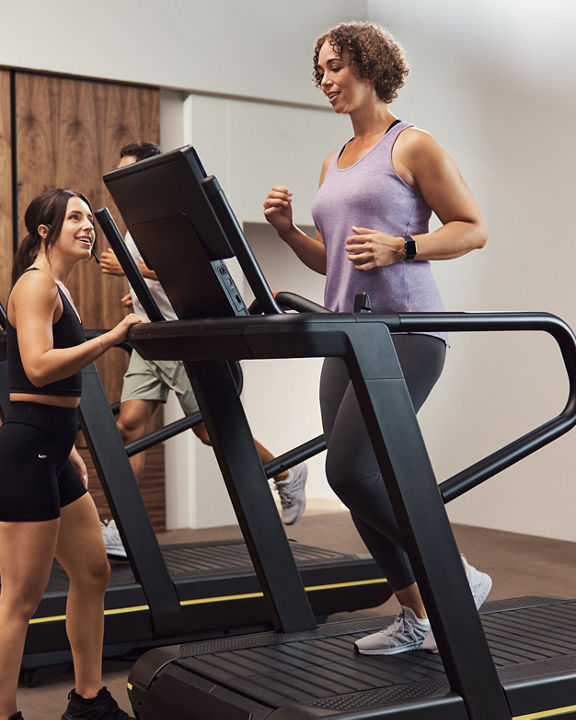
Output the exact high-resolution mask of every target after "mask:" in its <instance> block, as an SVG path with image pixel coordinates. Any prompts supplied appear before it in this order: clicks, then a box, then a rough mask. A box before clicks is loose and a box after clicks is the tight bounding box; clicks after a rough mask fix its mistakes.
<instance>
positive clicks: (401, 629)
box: [354, 606, 430, 655]
mask: <svg viewBox="0 0 576 720" xmlns="http://www.w3.org/2000/svg"><path fill="white" fill-rule="evenodd" d="M429 630H430V621H429V620H421V619H420V618H419V617H417V615H416V613H415V612H414V611H413V610H412V609H411V608H409V607H404V606H402V610H401V611H400V612H399V614H398V615H397V616H396V619H395V620H394V622H393V623H392V625H388V627H387V628H384V630H379V631H378V632H376V633H372V635H366V637H363V638H360V640H356V642H355V643H354V646H355V648H356V652H359V653H360V654H361V655H398V654H399V653H403V652H409V651H410V650H419V649H420V648H421V647H422V643H423V642H424V638H425V637H426V635H427V634H428V631H429Z"/></svg>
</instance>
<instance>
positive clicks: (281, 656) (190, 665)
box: [131, 597, 576, 720]
mask: <svg viewBox="0 0 576 720" xmlns="http://www.w3.org/2000/svg"><path fill="white" fill-rule="evenodd" d="M481 617H482V624H483V626H484V630H485V633H486V636H487V638H488V641H489V644H490V648H491V651H492V655H493V658H494V661H495V664H496V667H497V670H498V673H499V675H500V678H501V681H502V683H503V685H504V688H505V691H506V694H507V697H508V702H509V703H510V706H511V709H512V712H513V716H514V717H516V718H520V717H523V716H524V715H527V714H533V713H537V712H541V711H545V710H551V709H562V710H563V712H562V716H563V717H576V601H570V600H559V599H551V598H533V597H528V598H519V599H513V600H505V601H498V602H492V603H487V604H486V605H485V607H484V608H483V610H482V613H481ZM390 621H391V618H385V617H377V618H369V619H358V620H353V621H349V622H340V623H328V624H325V625H322V626H320V627H318V628H317V629H316V630H315V631H312V632H306V633H297V634H291V635H279V634H275V633H273V632H269V633H260V634H256V635H248V636H242V637H236V638H227V639H221V640H215V641H208V642H196V643H188V644H185V645H181V646H179V647H177V648H165V649H163V650H165V652H167V653H169V652H170V651H172V653H174V656H173V659H172V661H171V662H170V668H171V669H170V673H169V674H172V673H176V674H177V675H178V676H179V677H182V678H184V681H183V683H182V684H181V685H180V686H179V690H178V692H179V693H184V694H185V695H188V693H189V692H192V694H195V692H196V687H197V686H198V684H199V683H200V684H202V683H206V686H207V687H208V686H212V689H211V690H210V694H211V695H214V697H218V696H219V695H221V696H222V697H223V698H225V697H226V696H228V695H231V696H234V697H235V698H236V702H238V703H239V705H240V706H242V705H244V706H245V707H246V708H248V707H250V706H252V705H254V707H252V709H251V710H250V712H253V713H254V715H253V717H254V718H260V717H262V718H264V717H268V716H270V717H271V718H272V717H274V718H276V717H278V718H308V717H310V718H313V717H328V716H330V717H338V715H339V714H341V713H347V714H346V717H347V718H348V717H352V715H348V713H354V712H359V713H361V717H363V718H364V717H374V718H376V717H383V718H384V717H402V718H410V717H412V713H418V712H420V713H422V711H423V708H427V710H426V715H425V716H426V718H429V719H430V720H436V718H437V719H438V720H452V718H454V719H455V720H456V719H457V718H465V717H467V716H466V714H465V710H464V705H463V701H462V700H461V698H459V697H458V696H457V695H454V694H453V693H451V692H450V689H449V687H448V684H447V681H446V677H445V674H444V669H443V665H442V661H441V659H440V656H439V655H431V654H429V653H426V652H423V651H417V652H412V653H404V654H401V655H396V656H393V657H386V656H362V655H357V654H355V652H354V647H353V644H354V641H355V640H356V639H358V638H360V637H362V636H363V635H365V634H366V633H369V632H374V631H376V630H379V629H381V628H382V627H385V626H386V625H387V624H389V622H390ZM157 652H161V651H157ZM150 655H151V656H152V655H153V653H150ZM143 661H144V658H143V659H142V661H140V662H143ZM143 667H144V665H143ZM148 667H151V666H150V665H149V666H148ZM182 670H184V671H186V672H185V673H184V674H182V672H181V671H182ZM145 672H146V671H144V674H142V673H139V670H138V664H137V665H136V666H135V669H134V670H133V671H132V676H131V682H132V685H133V689H132V700H133V702H134V703H135V704H134V707H135V709H138V711H139V712H141V718H142V719H143V720H148V718H153V717H156V715H148V714H147V713H146V711H145V709H146V707H147V704H146V703H144V704H143V705H142V709H143V710H144V712H142V710H140V707H139V705H138V703H139V701H141V700H142V699H144V697H145V696H146V694H151V695H153V698H154V700H153V704H154V705H156V702H157V701H158V700H159V697H160V695H159V693H161V691H162V686H163V685H164V684H165V682H166V681H167V680H168V678H165V679H164V678H163V671H160V672H159V674H158V676H157V678H153V677H152V676H149V677H148V679H146V677H145ZM186 673H189V675H190V683H191V685H190V688H187V687H186V685H187V683H186V681H185V678H186ZM173 697H174V693H172V694H171V697H170V698H165V699H166V701H167V702H169V703H172V702H174V701H173V700H172V698H173ZM238 698H241V700H238ZM189 700H190V699H189ZM255 708H259V709H258V710H255ZM384 708H386V709H384ZM237 709H238V708H237ZM378 709H380V712H378ZM166 710H167V711H168V710H169V711H170V712H172V713H175V714H174V715H170V716H171V717H174V718H175V719H176V720H177V719H178V718H179V717H182V718H184V715H178V713H177V712H176V711H175V708H174V706H173V705H172V704H170V705H169V707H166ZM222 710H223V708H221V707H220V708H218V710H217V711H216V714H215V715H214V718H216V717H217V716H218V714H220V715H221V717H222V718H225V717H227V716H226V714H225V713H224V714H222ZM571 710H572V711H574V715H572V712H570V711H571ZM367 712H369V713H370V714H369V715H365V714H364V713H367ZM372 712H374V713H376V714H374V715H372ZM284 713H285V714H284ZM463 713H464V714H463ZM531 716H532V715H531ZM202 717H205V718H206V720H212V717H213V716H212V715H211V714H209V711H208V714H207V713H206V712H204V714H203V715H202ZM231 717H232V716H231ZM234 717H238V718H243V717H246V718H249V717H250V715H249V714H246V715H242V714H239V715H237V716H236V715H234ZM358 717H360V715H359V716H358ZM414 717H416V714H414ZM419 717H422V715H420V716H419ZM536 717H547V715H541V716H540V715H536Z"/></svg>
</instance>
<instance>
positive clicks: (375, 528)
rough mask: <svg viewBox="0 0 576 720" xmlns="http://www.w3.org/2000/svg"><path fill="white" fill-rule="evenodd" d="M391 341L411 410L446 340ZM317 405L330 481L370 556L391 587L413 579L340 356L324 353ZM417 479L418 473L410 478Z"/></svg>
mask: <svg viewBox="0 0 576 720" xmlns="http://www.w3.org/2000/svg"><path fill="white" fill-rule="evenodd" d="M392 339H393V342H394V347H395V348H396V353H397V355H398V360H399V361H400V366H401V367H402V372H403V373H404V377H405V379H406V385H407V386H408V391H409V393H410V397H411V399H412V404H413V405H414V409H415V410H416V412H418V410H419V409H420V408H421V407H422V404H423V403H424V401H425V400H426V398H427V397H428V395H429V394H430V391H431V390H432V388H433V387H434V385H435V383H436V381H437V380H438V378H439V377H440V375H441V373H442V368H443V367H444V359H445V356H446V345H445V344H444V341H443V340H441V339H440V338H437V337H433V336H431V335H417V334H414V335H393V338H392ZM320 407H321V410H322V424H323V426H324V435H325V437H326V442H327V449H328V453H327V456H326V475H327V477H328V482H329V483H330V487H331V488H332V489H333V490H334V492H335V493H336V495H338V497H339V498H340V499H341V500H342V502H343V503H344V504H345V505H346V506H347V507H348V508H349V510H350V514H351V515H352V519H353V521H354V524H355V525H356V528H357V529H358V532H359V533H360V536H361V537H362V540H363V541H364V543H365V545H366V547H367V548H368V550H370V553H371V554H372V557H373V558H374V559H375V560H376V562H377V563H378V565H379V566H380V568H381V569H382V570H383V572H384V573H385V574H386V577H387V578H388V581H389V582H390V585H391V586H392V588H393V589H394V590H401V589H403V588H405V587H407V586H408V585H411V584H412V583H413V582H414V574H413V572H412V568H411V566H410V561H409V560H408V556H407V554H406V553H405V551H404V550H403V548H402V543H403V540H402V536H401V533H400V530H399V528H398V524H397V522H396V518H395V516H394V511H393V510H392V506H391V503H390V500H389V498H388V493H387V491H386V487H385V484H384V480H383V478H382V475H381V472H380V468H379V466H378V462H377V460H376V456H375V454H374V450H373V448H372V443H371V442H370V438H369V436H368V431H367V430H366V426H365V424H364V419H363V417H362V413H361V411H360V407H359V405H358V401H357V400H356V395H355V393H354V389H353V387H352V384H351V382H350V376H349V375H348V370H347V368H346V365H345V363H344V361H343V360H342V359H341V358H326V360H325V361H324V365H323V368H322V376H321V379H320ZM414 481H415V482H418V478H414Z"/></svg>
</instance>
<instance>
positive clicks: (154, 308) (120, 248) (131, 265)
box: [94, 207, 165, 322]
mask: <svg viewBox="0 0 576 720" xmlns="http://www.w3.org/2000/svg"><path fill="white" fill-rule="evenodd" d="M94 215H95V216H96V219H97V220H98V222H99V223H100V227H101V228H102V230H103V231H104V235H106V239H107V240H108V242H109V243H110V245H111V247H112V250H113V251H114V254H115V255H116V257H117V258H118V262H119V263H120V265H121V266H122V270H123V271H124V274H125V275H126V277H127V278H128V282H129V283H130V285H131V286H132V288H133V290H134V292H135V293H136V295H137V297H138V300H140V302H141V304H142V307H143V308H144V311H145V313H146V315H148V317H149V318H150V320H152V321H155V322H161V321H162V320H164V319H165V318H164V315H163V314H162V311H161V310H160V308H159V307H158V304H157V302H156V300H154V298H153V297H152V293H151V292H150V290H149V288H148V285H146V281H145V280H144V278H143V276H142V273H141V272H140V270H139V269H138V266H137V265H136V261H135V260H134V258H133V257H132V255H131V254H130V252H129V250H128V248H127V247H126V244H125V242H124V239H123V238H122V235H120V231H119V230H118V227H117V225H116V223H115V222H114V219H113V217H112V215H111V214H110V211H109V210H108V208H107V207H103V208H100V209H99V210H96V212H95V213H94Z"/></svg>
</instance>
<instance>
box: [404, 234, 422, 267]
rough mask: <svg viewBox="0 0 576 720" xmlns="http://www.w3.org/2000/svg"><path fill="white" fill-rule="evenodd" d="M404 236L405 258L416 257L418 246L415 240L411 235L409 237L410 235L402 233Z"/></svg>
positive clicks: (408, 259) (411, 258)
mask: <svg viewBox="0 0 576 720" xmlns="http://www.w3.org/2000/svg"><path fill="white" fill-rule="evenodd" d="M403 237H404V255H405V256H406V260H407V261H410V260H414V258H415V257H416V254H417V252H418V248H417V247H416V240H414V238H413V237H410V235H403Z"/></svg>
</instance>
